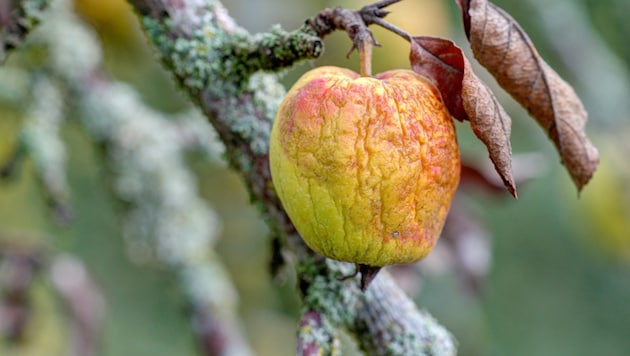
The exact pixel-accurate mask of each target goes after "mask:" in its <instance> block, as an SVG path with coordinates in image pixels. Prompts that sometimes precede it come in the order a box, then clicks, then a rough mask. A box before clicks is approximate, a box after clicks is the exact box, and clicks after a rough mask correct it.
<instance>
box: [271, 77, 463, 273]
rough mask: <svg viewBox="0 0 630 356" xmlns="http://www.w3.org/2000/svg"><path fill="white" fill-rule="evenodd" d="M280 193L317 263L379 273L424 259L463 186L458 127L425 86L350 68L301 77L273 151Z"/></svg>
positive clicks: (278, 122)
mask: <svg viewBox="0 0 630 356" xmlns="http://www.w3.org/2000/svg"><path fill="white" fill-rule="evenodd" d="M270 166H271V175H272V180H273V184H274V187H275V189H276V192H277V194H278V197H279V198H280V201H281V202H282V204H283V206H284V209H285V210H286V212H287V214H288V216H289V218H290V219H291V221H292V222H293V224H294V225H295V227H296V229H297V231H298V232H299V233H300V235H301V236H302V239H303V240H304V242H305V243H306V244H307V245H308V246H309V247H310V248H311V249H313V250H314V251H316V252H318V253H319V254H321V255H323V256H326V257H329V258H333V259H336V260H340V261H346V262H353V263H355V264H358V265H367V266H375V267H381V266H386V265H391V264H400V263H411V262H414V261H417V260H419V259H421V258H423V257H424V256H426V255H427V254H428V253H429V252H430V251H431V250H432V249H433V247H434V246H435V243H436V242H437V239H438V237H439V235H440V232H441V230H442V227H443V225H444V221H445V219H446V215H447V213H448V210H449V207H450V204H451V200H452V198H453V195H454V194H455V190H456V189H457V185H458V184H459V176H460V157H459V149H458V145H457V138H456V135H455V127H454V125H453V121H452V119H451V117H450V115H449V114H448V111H447V109H446V107H445V106H444V103H443V102H442V99H441V95H440V93H439V91H438V90H437V89H436V88H435V86H434V85H433V84H432V83H431V82H430V81H429V80H428V79H426V78H425V77H422V76H420V75H418V74H416V73H414V72H412V71H410V70H392V71H388V72H384V73H381V74H378V75H376V76H375V77H360V76H359V74H357V73H355V72H353V71H351V70H349V69H344V68H338V67H330V66H328V67H319V68H316V69H313V70H311V71H309V72H307V73H306V74H304V75H303V76H302V77H301V78H300V79H299V80H298V81H297V82H296V84H295V85H294V86H293V87H292V88H291V90H290V91H289V92H288V94H287V96H286V97H285V99H284V101H283V102H282V104H281V105H280V108H279V110H278V114H277V116H276V119H275V122H274V125H273V129H272V132H271V141H270Z"/></svg>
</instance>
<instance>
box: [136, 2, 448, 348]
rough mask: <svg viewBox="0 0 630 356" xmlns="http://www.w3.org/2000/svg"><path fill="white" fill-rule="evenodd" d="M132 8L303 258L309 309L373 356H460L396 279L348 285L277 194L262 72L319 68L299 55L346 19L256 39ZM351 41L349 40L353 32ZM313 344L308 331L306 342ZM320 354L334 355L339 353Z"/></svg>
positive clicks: (210, 17) (209, 6) (219, 10)
mask: <svg viewBox="0 0 630 356" xmlns="http://www.w3.org/2000/svg"><path fill="white" fill-rule="evenodd" d="M130 2H131V3H132V4H133V5H134V7H135V9H136V11H137V12H138V15H139V19H140V22H141V23H142V25H143V27H144V29H145V31H146V33H147V35H148V37H149V39H150V41H151V42H152V43H153V44H154V45H155V46H156V48H157V51H158V53H159V55H160V57H161V59H162V61H163V62H164V63H165V65H166V66H167V67H168V68H169V69H170V70H171V71H172V72H173V75H174V76H175V78H176V79H177V80H178V81H179V83H180V84H181V86H182V88H183V89H184V90H185V91H186V92H187V93H188V94H189V95H190V97H191V98H192V99H193V100H194V101H195V102H196V103H197V104H198V105H199V106H200V107H201V109H202V110H203V112H204V114H205V115H206V116H207V117H208V118H209V120H210V122H211V123H212V124H213V126H214V127H215V128H216V130H217V132H218V133H219V136H220V138H221V140H222V141H223V142H224V143H225V145H226V154H227V157H228V159H229V161H230V163H231V165H232V167H233V168H234V169H235V170H237V171H238V172H240V173H241V174H242V176H243V178H244V181H245V183H246V185H247V187H248V189H249V191H250V194H251V198H252V201H253V202H254V203H255V204H256V205H257V206H258V207H259V208H260V211H261V213H262V215H263V217H264V218H265V220H266V221H267V222H268V223H269V226H270V228H271V230H272V232H273V233H274V234H277V235H278V236H281V241H283V242H284V244H285V245H286V246H287V247H288V248H289V249H290V250H291V251H292V252H293V253H294V254H295V255H296V256H297V258H298V263H297V268H298V278H299V282H300V290H301V291H302V292H303V294H304V301H305V307H306V309H307V310H309V311H312V312H314V313H318V315H321V316H322V317H323V318H325V320H330V322H331V323H332V325H334V326H336V327H346V328H347V329H348V330H349V331H351V332H352V333H353V334H354V336H356V338H357V340H358V343H359V346H360V348H361V349H363V350H364V351H366V352H367V353H369V354H375V355H385V354H388V355H391V354H401V355H403V354H416V355H451V354H454V353H455V346H454V341H453V339H452V337H451V336H450V334H449V333H448V332H447V331H446V330H445V329H444V328H443V327H442V326H440V325H439V324H437V323H436V322H435V321H434V319H433V318H431V317H430V316H428V315H427V314H425V313H422V312H420V311H419V310H418V309H417V308H416V307H415V305H414V304H413V303H412V302H411V301H410V300H409V298H408V297H407V296H405V295H404V293H402V292H401V291H400V290H399V289H398V288H397V287H396V285H395V284H394V283H393V281H392V279H391V277H390V276H389V275H387V274H382V275H381V276H379V277H378V278H376V279H375V281H374V282H373V284H372V285H371V286H370V288H369V289H368V291H367V292H366V293H363V292H361V291H360V289H359V287H358V280H357V279H351V280H345V281H341V280H340V277H342V276H347V275H349V274H351V273H352V270H353V268H354V266H352V265H349V264H345V263H341V262H336V261H332V260H327V259H324V258H322V257H320V256H317V255H316V254H314V253H313V252H312V251H310V250H309V249H308V248H307V247H306V245H304V244H303V242H302V241H301V239H300V237H299V235H298V234H297V232H296V231H295V228H294V227H293V225H292V224H291V223H290V221H289V219H288V217H287V216H286V214H285V212H284V211H283V209H282V206H281V204H280V201H279V200H278V198H277V196H276V194H275V192H274V190H273V185H272V183H271V177H270V173H269V163H268V156H267V152H268V139H269V132H270V129H271V123H272V120H273V118H274V116H275V113H276V110H277V107H278V105H279V103H280V101H281V100H282V98H283V96H284V94H285V92H284V89H283V88H282V87H281V86H280V85H279V83H278V79H277V77H276V76H275V75H273V74H263V73H260V72H256V70H269V69H280V68H279V67H280V66H288V65H290V64H292V63H293V62H294V61H297V60H300V59H307V58H313V57H314V56H315V55H316V54H318V53H319V50H317V51H305V52H300V51H299V50H297V49H304V48H306V49H308V48H315V47H317V46H319V45H318V44H321V42H320V40H319V38H318V37H317V36H323V35H325V34H327V33H330V32H331V31H333V30H335V29H337V28H344V29H346V30H347V29H348V28H346V27H345V26H347V25H348V23H349V22H344V21H343V19H342V18H341V17H339V16H340V11H339V10H334V9H327V10H324V11H322V12H321V13H320V14H318V15H317V16H316V17H314V18H313V19H311V20H309V21H307V23H306V25H305V26H304V27H303V28H302V29H300V30H298V31H296V32H290V33H285V32H283V31H281V30H279V29H278V28H275V29H274V30H273V31H271V32H269V33H267V34H263V35H250V34H248V33H247V32H246V31H245V30H244V29H242V28H240V27H238V25H236V24H235V23H234V21H233V20H232V19H231V18H230V17H229V16H228V14H227V12H226V10H225V8H224V7H223V6H222V5H221V3H220V2H218V1H201V0H182V1H176V2H175V1H168V0H130ZM391 2H392V1H385V2H382V4H381V5H380V7H378V6H377V7H375V8H374V9H373V10H372V11H373V12H375V13H376V12H378V13H379V14H380V16H384V15H385V13H382V7H383V6H384V5H383V4H387V3H391ZM348 32H349V34H350V35H351V36H352V31H348ZM260 38H265V40H264V41H261V40H259V39H260ZM287 38H290V39H291V40H290V41H287V40H286V39H287ZM244 46H245V47H247V48H245V47H244ZM276 65H277V66H278V68H276V67H275V66H276ZM309 315H311V316H312V314H308V313H307V314H305V316H309ZM307 319H308V320H303V321H304V322H306V323H307V325H308V326H309V327H311V328H313V327H315V328H317V325H324V324H321V323H320V324H318V323H316V322H315V323H313V320H311V319H312V318H311V319H309V318H307ZM309 320H310V321H309ZM320 321H321V320H320ZM326 325H327V324H326ZM311 334H312V333H309V332H305V330H303V329H301V333H300V335H311ZM330 340H333V339H330ZM375 344H378V345H375ZM301 345H303V346H304V347H303V349H302V351H304V350H310V349H311V347H309V346H308V345H310V344H309V343H308V342H307V343H304V342H302V343H301ZM377 346H378V347H377ZM323 350H329V351H326V353H330V352H331V351H330V350H332V349H331V348H330V347H328V348H325V349H323ZM306 354H308V353H306Z"/></svg>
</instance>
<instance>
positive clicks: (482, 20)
mask: <svg viewBox="0 0 630 356" xmlns="http://www.w3.org/2000/svg"><path fill="white" fill-rule="evenodd" d="M457 2H458V5H459V6H460V8H461V9H462V13H463V20H464V27H465V29H466V34H467V36H468V40H469V41H470V45H471V48H472V51H473V53H474V55H475V58H476V59H477V60H478V61H479V63H481V64H482V65H483V66H484V67H486V68H487V69H488V71H489V72H490V73H491V74H492V75H493V76H494V77H495V78H496V79H497V82H498V83H499V85H501V87H503V88H504V89H505V90H506V91H507V92H508V93H510V94H511V95H512V96H513V97H514V98H515V99H516V101H518V102H519V103H520V104H521V105H522V106H523V107H525V108H526V109H527V111H528V112H529V113H530V115H531V116H532V117H534V118H535V119H536V120H537V121H538V123H539V124H540V125H541V126H542V127H543V129H545V130H546V131H547V134H548V135H549V138H550V139H551V140H552V141H553V142H554V144H555V146H556V148H557V150H558V152H559V153H560V157H561V159H562V162H563V164H564V165H565V166H566V168H567V170H568V171H569V174H570V175H571V178H572V179H573V181H574V183H575V184H576V186H577V188H578V191H579V190H581V189H582V188H583V187H584V185H585V184H586V183H588V181H589V180H590V179H591V177H592V175H593V173H594V172H595V169H596V168H597V165H598V164H599V154H598V152H597V149H596V148H595V147H594V146H593V144H592V143H591V142H590V141H589V139H588V138H587V136H586V133H585V125H586V120H587V117H588V114H587V113H586V110H585V109H584V105H583V104H582V102H581V101H580V99H579V98H578V96H577V94H576V93H575V91H574V90H573V88H572V87H571V86H570V85H569V84H568V83H567V82H565V81H564V80H563V79H562V78H560V76H559V75H558V74H557V73H556V72H555V71H554V70H553V69H551V67H549V65H548V64H547V63H546V62H545V61H544V60H543V59H542V58H541V57H540V56H539V54H538V52H537V51H536V48H535V47H534V45H533V44H532V42H531V40H530V39H529V37H528V36H527V34H526V33H525V31H524V30H523V29H522V28H521V27H520V25H519V24H518V23H517V22H516V21H515V20H514V19H513V18H512V17H511V16H510V15H509V14H508V13H506V12H505V11H504V10H502V9H501V8H499V7H498V6H496V5H494V4H492V3H490V2H489V1H487V0H457Z"/></svg>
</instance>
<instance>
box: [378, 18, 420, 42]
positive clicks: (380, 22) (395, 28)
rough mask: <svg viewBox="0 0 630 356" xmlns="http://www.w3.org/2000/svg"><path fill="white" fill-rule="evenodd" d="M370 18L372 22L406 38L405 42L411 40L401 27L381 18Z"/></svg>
mask: <svg viewBox="0 0 630 356" xmlns="http://www.w3.org/2000/svg"><path fill="white" fill-rule="evenodd" d="M371 20H372V23H373V24H375V25H378V26H381V27H382V28H384V29H386V30H388V31H391V32H393V33H395V34H397V35H398V36H400V37H402V38H404V39H405V40H407V42H411V35H410V34H409V33H407V32H406V31H405V30H403V29H402V28H400V27H398V26H395V25H392V24H391V23H389V22H387V21H385V20H383V19H382V18H373V19H371Z"/></svg>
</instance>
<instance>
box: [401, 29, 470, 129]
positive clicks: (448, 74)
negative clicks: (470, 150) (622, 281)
mask: <svg viewBox="0 0 630 356" xmlns="http://www.w3.org/2000/svg"><path fill="white" fill-rule="evenodd" d="M409 60H410V61H411V68H412V69H413V70H414V72H416V73H418V74H420V75H423V76H425V77H427V78H431V79H432V80H433V81H434V83H435V86H436V87H437V88H438V89H439V90H440V92H441V93H442V99H443V100H444V103H445V104H446V107H447V109H448V111H449V113H450V114H451V116H453V117H454V118H456V119H457V120H459V121H464V120H468V115H467V114H466V111H465V110H464V105H463V103H462V96H461V92H462V82H463V79H464V55H463V54H462V50H461V49H460V48H459V47H457V46H456V45H455V44H454V43H453V42H451V41H448V40H446V39H444V38H440V37H430V36H417V37H413V38H412V40H411V53H410V55H409Z"/></svg>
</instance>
